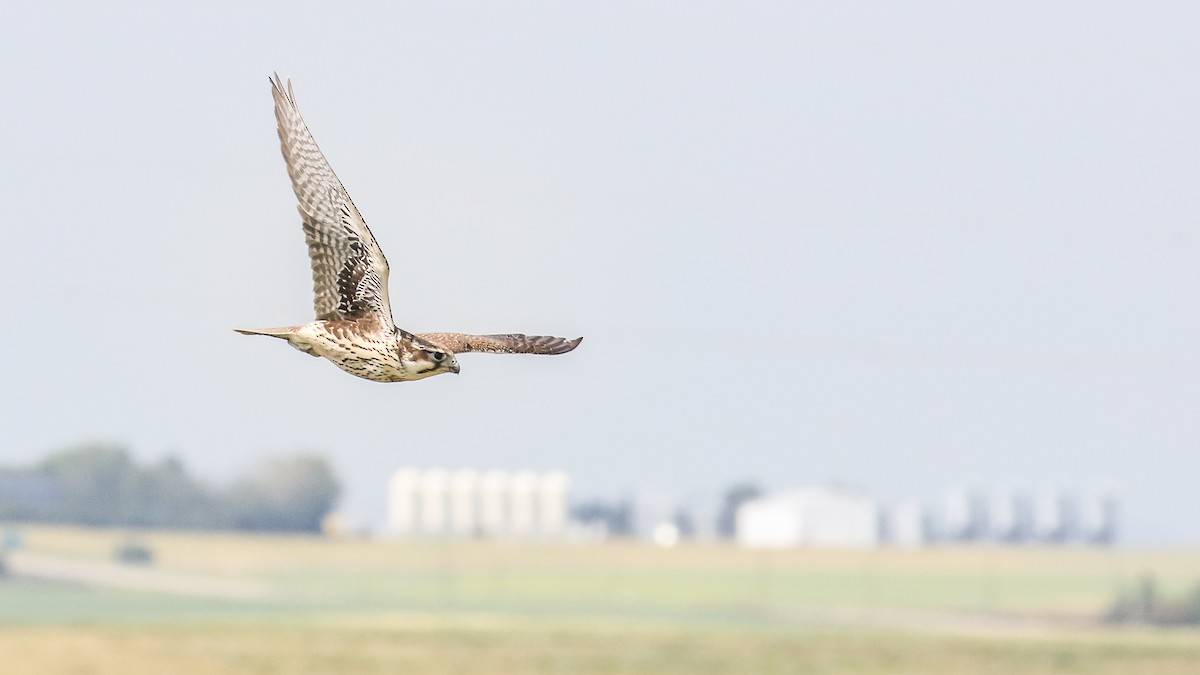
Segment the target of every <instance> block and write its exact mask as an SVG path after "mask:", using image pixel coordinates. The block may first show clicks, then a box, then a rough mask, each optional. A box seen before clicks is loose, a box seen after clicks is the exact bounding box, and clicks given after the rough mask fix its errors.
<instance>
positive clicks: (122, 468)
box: [0, 445, 341, 532]
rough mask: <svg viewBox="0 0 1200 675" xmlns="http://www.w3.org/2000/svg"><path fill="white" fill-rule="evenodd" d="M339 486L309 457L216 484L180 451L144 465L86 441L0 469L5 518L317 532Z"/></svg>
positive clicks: (275, 463)
mask: <svg viewBox="0 0 1200 675" xmlns="http://www.w3.org/2000/svg"><path fill="white" fill-rule="evenodd" d="M340 492H341V488H340V486H339V485H338V481H337V478H336V477H335V476H334V474H333V470H332V469H331V468H330V466H329V463H328V462H326V461H325V460H324V459H322V458H320V457H314V456H310V455H295V456H289V457H282V458H278V459H274V460H271V461H269V462H267V463H265V464H263V465H262V466H260V467H259V468H258V469H257V470H255V471H254V472H252V473H250V474H248V475H246V476H243V477H241V478H240V479H238V480H236V481H234V482H233V483H232V484H230V485H228V486H215V485H211V484H209V483H207V482H205V481H202V480H200V479H198V478H197V477H195V476H193V475H192V474H190V473H189V472H188V471H187V469H186V468H185V467H184V465H183V462H181V461H180V460H179V459H178V458H175V457H167V458H165V459H162V460H160V461H157V462H153V463H148V464H139V463H138V462H136V461H135V460H134V458H133V457H132V456H131V455H130V453H129V451H128V450H126V449H125V448H121V447H114V446H103V445H87V446H83V447H78V448H74V449H70V450H66V451H63V452H59V453H56V454H54V455H51V456H50V457H47V458H46V459H44V460H42V461H40V462H38V463H36V464H34V465H32V466H27V467H22V468H8V469H0V520H10V521H24V522H43V523H69V524H76V525H94V526H112V525H117V526H135V527H167V528H190V529H235V530H257V531H276V532H316V531H319V530H320V527H321V520H322V519H323V518H324V517H325V515H326V514H327V513H329V511H330V510H331V509H332V507H333V505H334V503H335V501H336V500H337V497H338V495H339V494H340Z"/></svg>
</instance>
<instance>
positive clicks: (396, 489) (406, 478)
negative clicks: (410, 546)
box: [388, 467, 420, 537]
mask: <svg viewBox="0 0 1200 675" xmlns="http://www.w3.org/2000/svg"><path fill="white" fill-rule="evenodd" d="M419 479H420V472H419V471H417V470H416V469H413V468H410V467H404V468H401V469H396V470H395V471H394V472H392V477H391V479H390V480H389V481H388V531H389V532H390V533H391V534H393V535H396V536H400V537H411V536H413V535H414V534H416V532H417V517H418V513H419V512H420V507H419V504H418V502H417V483H418V481H419Z"/></svg>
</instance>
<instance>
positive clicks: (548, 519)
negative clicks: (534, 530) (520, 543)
mask: <svg viewBox="0 0 1200 675" xmlns="http://www.w3.org/2000/svg"><path fill="white" fill-rule="evenodd" d="M570 484H571V479H570V478H569V477H568V476H567V474H566V473H565V472H563V471H548V472H546V473H544V474H542V475H541V476H540V477H539V478H538V485H537V499H538V534H539V535H541V536H543V537H547V538H557V537H561V536H562V535H563V532H564V531H565V530H566V528H567V488H568V487H569V486H570Z"/></svg>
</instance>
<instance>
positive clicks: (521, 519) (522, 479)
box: [508, 469, 537, 537]
mask: <svg viewBox="0 0 1200 675" xmlns="http://www.w3.org/2000/svg"><path fill="white" fill-rule="evenodd" d="M536 491H537V474H536V473H534V472H532V471H530V470H528V469H522V470H521V471H518V472H516V473H514V474H513V476H512V481H511V482H510V483H509V486H508V533H509V534H510V535H511V536H514V537H531V536H533V535H534V534H535V533H536V530H535V529H534V528H535V527H536V521H535V518H536V514H535V509H536V504H535V501H534V498H535V497H534V495H535V492H536Z"/></svg>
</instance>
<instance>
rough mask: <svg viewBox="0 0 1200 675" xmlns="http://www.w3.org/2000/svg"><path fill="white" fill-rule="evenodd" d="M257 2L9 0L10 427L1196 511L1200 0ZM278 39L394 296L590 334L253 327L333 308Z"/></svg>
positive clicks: (1142, 511) (399, 311) (400, 305)
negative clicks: (376, 335)
mask: <svg viewBox="0 0 1200 675" xmlns="http://www.w3.org/2000/svg"><path fill="white" fill-rule="evenodd" d="M243 4H244V3H232V2H208V3H204V5H203V7H199V8H194V9H190V10H189V9H181V8H178V7H174V6H171V5H170V3H168V4H162V3H154V4H151V3H145V4H144V5H143V4H138V3H119V2H118V3H103V6H101V5H98V4H95V3H79V4H78V5H70V4H59V5H57V6H55V7H50V6H44V3H43V4H38V3H25V4H24V5H22V6H13V7H6V8H5V9H4V10H3V16H2V17H0V63H3V64H4V65H3V66H2V67H0V92H3V98H2V99H0V147H2V148H3V160H2V161H0V185H3V188H0V189H3V193H4V196H5V200H4V203H5V204H6V205H7V214H6V218H5V221H6V223H7V226H6V229H5V232H6V237H5V244H4V246H5V250H6V251H7V252H8V255H7V256H5V260H6V263H5V265H3V266H2V267H0V282H3V283H0V289H2V290H0V294H2V299H3V303H4V306H5V307H7V308H8V310H9V317H10V319H9V325H8V329H7V330H4V331H0V347H2V348H3V353H4V354H5V355H6V356H5V358H4V359H3V360H2V361H0V378H2V380H3V382H4V384H3V387H2V388H0V405H2V409H3V410H4V421H3V424H0V461H2V462H4V463H11V462H14V461H23V460H27V459H31V458H34V457H37V456H40V455H42V454H43V453H45V452H47V451H49V450H52V449H55V448H58V447H62V446H64V445H68V444H73V443H77V442H80V441H84V440H89V439H106V440H115V441H125V442H128V443H129V444H131V446H132V447H133V448H134V449H135V450H136V451H137V452H138V453H139V454H141V455H143V456H146V457H155V456H159V455H161V454H162V453H164V452H176V453H179V454H180V455H182V456H183V457H184V458H185V459H186V460H187V461H188V462H189V463H190V464H191V465H192V466H194V467H196V468H198V469H200V470H203V471H205V472H208V473H211V474H215V475H220V474H228V473H230V472H232V471H236V470H239V469H241V468H244V467H246V466H248V465H250V464H253V463H254V462H255V461H257V460H259V459H261V458H262V457H264V456H266V455H268V454H271V453H276V452H284V451H290V450H293V449H297V448H306V449H315V450H320V451H325V452H328V453H329V454H330V456H331V457H333V458H334V461H335V462H336V465H337V467H338V469H339V471H340V472H341V474H342V475H343V477H344V478H345V479H346V481H347V484H348V488H349V491H350V492H349V495H348V506H349V507H350V508H351V509H352V510H356V511H359V512H363V513H370V512H373V511H381V509H382V503H383V490H384V485H383V484H384V479H385V477H386V474H387V473H388V472H389V471H390V470H391V469H392V468H393V467H395V466H397V465H400V464H411V465H418V466H427V465H434V464H439V465H443V466H449V467H459V466H477V467H491V466H500V467H507V468H520V467H524V466H530V467H535V468H551V467H561V468H563V469H565V470H567V471H569V472H570V473H571V474H572V475H573V477H574V480H575V486H576V493H577V494H608V495H615V494H619V493H620V492H621V491H623V490H625V489H627V488H633V487H637V486H642V487H653V488H657V489H660V490H668V491H671V490H675V491H685V490H694V489H698V490H711V491H716V490H718V489H720V488H722V487H723V486H725V485H726V484H727V483H729V482H730V481H731V480H733V479H736V478H742V477H749V478H756V479H759V480H761V481H763V482H764V483H765V484H767V485H769V486H772V487H786V486H789V485H793V484H799V483H811V482H821V481H826V480H833V479H836V480H843V481H849V482H853V483H857V484H860V485H862V486H864V487H866V488H868V489H870V490H873V491H875V492H876V493H878V494H880V495H881V496H884V497H898V496H905V495H917V496H936V495H937V494H939V493H940V492H941V491H942V490H943V489H945V488H947V487H950V486H952V485H959V484H964V483H977V484H982V485H988V486H991V485H995V486H1029V487H1035V488H1036V487H1041V486H1044V485H1062V486H1065V487H1068V488H1077V489H1081V488H1085V487H1088V486H1090V485H1092V484H1093V483H1095V482H1097V481H1105V480H1112V481H1115V482H1116V483H1117V484H1118V485H1119V486H1120V489H1121V494H1122V495H1123V497H1124V501H1125V523H1126V526H1127V533H1128V539H1129V540H1130V541H1132V542H1134V543H1152V544H1163V543H1170V544H1200V518H1197V517H1196V516H1197V514H1200V489H1197V476H1198V475H1200V453H1198V450H1200V415H1198V414H1197V413H1198V411H1200V319H1198V317H1197V302H1196V298H1197V296H1198V295H1200V266H1198V265H1197V262H1200V236H1198V233H1200V223H1198V222H1197V220H1198V216H1200V197H1198V196H1197V195H1198V192H1197V186H1198V185H1200V130H1198V129H1200V127H1198V125H1200V85H1197V81H1198V79H1197V77H1198V76H1197V73H1198V72H1200V41H1197V39H1196V35H1197V31H1198V30H1200V6H1197V5H1196V4H1195V3H1190V2H1174V3H1165V2H1146V3H1138V4H1137V5H1136V6H1134V5H1130V4H1128V3H1096V2H1072V3H1044V2H1024V1H1022V2H1009V3H1002V4H995V5H993V6H991V7H989V8H982V9H981V8H978V7H969V6H967V4H969V3H966V4H965V3H961V2H918V3H887V2H860V3H813V5H812V6H807V5H804V4H801V3H747V2H737V3H692V2H689V3H647V2H627V3H621V2H618V3H592V4H590V5H584V4H583V3H550V2H546V3H484V2H480V3H449V4H447V3H391V4H389V5H388V6H386V7H384V6H376V5H367V4H361V5H355V4H353V3H350V4H342V5H338V6H334V5H330V4H329V3H305V2H288V3H273V4H271V3H262V4H260V5H259V6H258V8H254V9H251V8H246V7H243V6H242V5H243ZM901 4H903V5H904V6H903V7H901V6H899V5H901ZM381 5H382V3H381ZM826 5H836V7H834V6H826ZM273 70H278V71H279V72H280V74H282V75H284V76H285V77H291V78H292V79H293V81H294V83H295V87H296V92H297V95H298V98H299V102H300V106H301V109H302V110H303V112H304V114H305V116H306V118H307V120H308V122H309V124H310V125H311V127H312V129H313V132H314V134H315V135H316V137H317V140H318V141H319V142H320V143H321V145H322V147H323V149H324V150H325V152H326V154H327V155H328V157H329V158H330V161H331V162H332V164H333V166H334V168H335V169H336V170H337V171H338V173H339V174H340V176H341V178H342V179H343V181H344V182H345V184H346V185H347V187H348V189H349V191H350V193H351V194H352V195H353V197H354V198H355V201H356V202H357V204H358V205H359V207H360V208H361V209H362V211H363V213H364V215H365V216H366V218H367V221H368V222H369V223H370V224H371V226H372V228H373V230H374V232H375V234H376V237H377V238H378V239H379V241H380V243H381V244H382V245H383V247H384V249H385V251H386V252H387V254H388V257H389V259H390V260H391V262H392V267H393V272H392V283H393V290H392V297H393V302H394V305H395V307H394V311H395V315H396V319H397V322H398V323H399V324H400V325H401V326H403V327H405V328H408V329H412V330H464V331H482V332H499V331H528V332H546V333H553V334H560V335H566V336H575V335H585V336H586V338H587V339H586V341H585V342H584V345H583V347H582V348H581V349H579V350H578V351H577V352H575V353H573V354H571V355H570V356H567V357H562V358H532V357H528V358H519V357H509V358H504V357H491V356H486V355H468V356H466V357H464V358H463V359H462V367H463V373H462V375H460V376H458V377H449V376H447V377H439V378H434V379H432V380H428V381H424V382H418V383H411V384H399V385H379V384H374V383H370V382H366V381H361V380H356V379H354V378H351V377H348V376H346V375H345V374H344V373H342V372H340V371H338V370H336V369H335V368H334V367H333V366H332V365H330V364H328V363H325V362H323V361H319V360H316V359H310V358H306V357H303V356H302V355H301V354H299V353H297V352H295V351H293V350H290V349H288V348H287V347H286V346H284V345H282V344H280V343H277V342H274V341H268V340H263V339H257V340H256V339H251V338H246V337H243V336H239V335H236V334H234V333H233V332H232V330H231V329H232V328H233V327H235V326H265V325H277V324H285V323H293V322H300V321H303V320H307V319H308V318H310V316H311V311H312V310H311V297H310V294H309V288H310V285H311V282H310V279H309V276H308V263H307V260H306V258H305V251H304V244H303V238H302V236H301V233H300V228H299V224H298V220H297V216H296V212H295V208H294V201H293V197H292V195H291V191H290V188H289V186H288V182H287V176H286V172H285V169H284V165H283V161H282V159H281V158H280V155H279V149H278V142H277V139H276V137H275V130H274V126H275V122H274V118H273V116H272V114H271V97H270V94H269V86H268V83H267V75H268V74H270V73H271V72H272V71H273Z"/></svg>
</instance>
